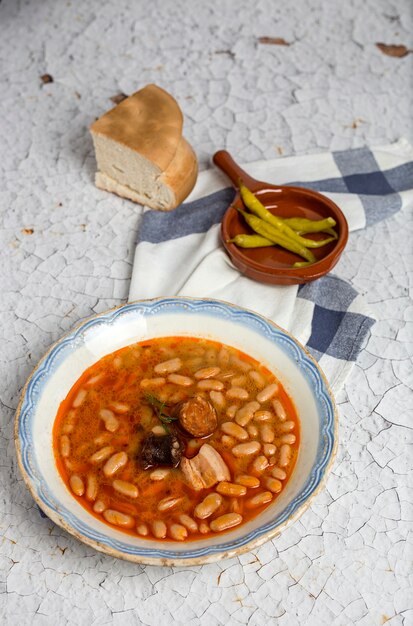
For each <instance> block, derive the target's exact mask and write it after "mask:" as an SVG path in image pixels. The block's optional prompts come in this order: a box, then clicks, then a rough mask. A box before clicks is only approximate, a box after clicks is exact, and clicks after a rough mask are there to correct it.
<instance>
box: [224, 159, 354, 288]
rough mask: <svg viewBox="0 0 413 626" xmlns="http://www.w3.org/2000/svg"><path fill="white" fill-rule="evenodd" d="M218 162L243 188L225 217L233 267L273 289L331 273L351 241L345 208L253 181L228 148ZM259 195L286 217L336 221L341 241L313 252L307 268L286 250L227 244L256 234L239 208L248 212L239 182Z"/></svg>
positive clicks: (314, 195) (316, 235)
mask: <svg viewBox="0 0 413 626" xmlns="http://www.w3.org/2000/svg"><path fill="white" fill-rule="evenodd" d="M213 160H214V163H215V164H216V165H217V166H218V167H219V168H220V169H222V170H223V171H224V172H225V173H226V174H227V175H228V177H229V178H230V179H231V181H232V183H233V185H234V187H235V189H236V190H237V192H236V195H235V198H234V201H233V202H232V204H231V206H230V207H229V208H228V210H227V212H226V213H225V215H224V218H223V220H222V224H221V236H222V243H223V245H224V248H225V250H226V251H227V253H228V255H229V256H230V258H231V260H232V262H233V264H234V265H235V267H237V268H238V269H239V270H240V271H241V272H242V273H243V274H245V275H246V276H248V277H249V278H252V279H253V280H257V281H260V282H263V283H270V284H272V285H296V284H301V283H306V282H309V281H311V280H315V279H317V278H320V276H323V275H324V274H327V273H328V272H330V271H331V270H332V269H333V267H334V266H335V265H336V263H337V261H338V260H339V258H340V256H341V253H342V252H343V250H344V247H345V245H346V243H347V239H348V225H347V220H346V218H345V217H344V215H343V213H342V211H341V210H340V209H339V207H338V206H337V205H336V204H335V203H334V202H333V201H332V200H330V199H329V198H327V197H326V196H323V195H322V194H320V193H317V192H316V191H312V190H311V189H305V188H303V187H289V186H275V185H270V184H269V183H264V182H260V181H258V180H255V179H254V178H251V176H249V175H248V174H247V173H246V172H244V171H243V170H242V169H241V168H240V167H239V166H238V165H237V164H236V163H235V161H234V160H233V159H232V157H231V155H230V154H229V153H228V152H226V151H225V150H220V151H219V152H216V153H215V155H214V158H213ZM240 179H241V180H242V181H243V183H244V184H245V185H246V186H247V187H248V188H249V189H250V190H251V191H252V192H254V193H255V195H256V196H257V198H259V200H260V201H261V202H262V204H263V205H264V206H265V207H266V208H267V209H269V210H270V211H271V212H273V213H276V214H277V215H279V216H280V217H306V218H309V219H313V220H319V219H323V218H326V217H333V218H334V219H335V220H336V222H337V225H336V226H335V230H336V231H337V233H338V239H337V240H336V241H333V242H331V243H329V244H327V245H325V246H323V247H321V248H313V249H312V252H313V253H314V256H315V257H316V262H315V263H312V264H311V265H307V266H305V267H300V268H293V267H292V265H293V264H294V263H295V262H296V261H303V259H302V258H301V257H300V256H298V255H296V254H294V253H292V252H289V251H288V250H285V249H283V248H281V247H280V246H270V247H267V248H254V249H250V248H239V247H237V246H236V245H235V244H233V243H227V241H228V240H229V239H232V238H233V237H234V236H235V235H238V234H241V233H250V234H251V233H253V231H252V230H251V229H250V228H249V226H248V225H247V224H246V223H245V220H244V218H243V217H242V215H241V214H240V213H239V212H238V211H237V210H236V207H238V208H240V209H245V207H244V204H243V202H242V200H241V197H240V194H239V191H238V181H239V180H240ZM305 236H306V237H308V238H310V239H324V238H326V237H328V235H326V234H325V233H312V234H308V235H305Z"/></svg>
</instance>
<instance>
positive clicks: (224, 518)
mask: <svg viewBox="0 0 413 626" xmlns="http://www.w3.org/2000/svg"><path fill="white" fill-rule="evenodd" d="M241 522H242V515H240V514H239V513H225V514H224V515H220V517H217V518H216V519H214V520H212V522H211V524H210V526H211V530H213V531H214V533H220V532H222V531H223V530H228V528H233V527H234V526H238V524H241Z"/></svg>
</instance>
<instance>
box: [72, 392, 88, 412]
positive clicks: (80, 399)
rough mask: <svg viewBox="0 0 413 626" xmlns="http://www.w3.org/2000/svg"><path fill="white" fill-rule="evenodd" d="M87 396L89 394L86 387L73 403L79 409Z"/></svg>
mask: <svg viewBox="0 0 413 626" xmlns="http://www.w3.org/2000/svg"><path fill="white" fill-rule="evenodd" d="M86 396H87V391H86V389H81V390H80V391H79V392H78V394H77V396H76V398H75V399H74V400H73V404H72V406H73V407H74V408H75V409H77V408H78V407H79V406H81V405H82V404H83V402H84V401H85V400H86Z"/></svg>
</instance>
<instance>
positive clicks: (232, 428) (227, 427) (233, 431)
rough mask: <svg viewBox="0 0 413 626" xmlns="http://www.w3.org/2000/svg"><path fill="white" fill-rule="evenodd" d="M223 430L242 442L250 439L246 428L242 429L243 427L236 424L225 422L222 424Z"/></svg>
mask: <svg viewBox="0 0 413 626" xmlns="http://www.w3.org/2000/svg"><path fill="white" fill-rule="evenodd" d="M221 430H223V431H224V433H226V434H227V435H230V436H231V437H235V439H239V440H240V441H245V439H248V433H247V431H246V430H245V428H242V426H239V425H238V424H235V423H234V422H224V423H223V424H221Z"/></svg>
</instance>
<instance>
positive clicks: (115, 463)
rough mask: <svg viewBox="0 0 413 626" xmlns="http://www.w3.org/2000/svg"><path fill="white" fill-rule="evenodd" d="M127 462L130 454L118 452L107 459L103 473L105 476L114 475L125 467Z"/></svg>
mask: <svg viewBox="0 0 413 626" xmlns="http://www.w3.org/2000/svg"><path fill="white" fill-rule="evenodd" d="M127 462H128V455H127V454H126V452H116V454H114V455H113V456H111V457H110V459H108V460H107V461H106V463H105V465H104V466H103V473H104V474H105V476H113V474H116V472H118V471H119V470H120V469H121V468H122V467H125V465H126V463H127Z"/></svg>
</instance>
